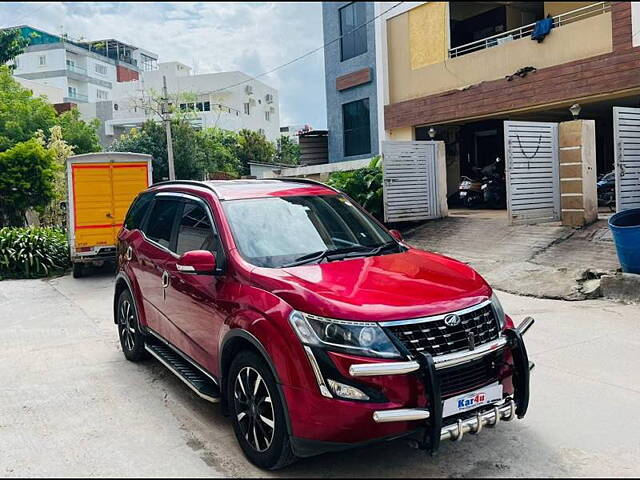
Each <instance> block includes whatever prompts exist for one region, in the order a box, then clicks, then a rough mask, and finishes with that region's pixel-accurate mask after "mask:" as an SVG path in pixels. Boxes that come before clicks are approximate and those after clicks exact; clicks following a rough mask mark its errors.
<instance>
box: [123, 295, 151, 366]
mask: <svg viewBox="0 0 640 480" xmlns="http://www.w3.org/2000/svg"><path fill="white" fill-rule="evenodd" d="M117 312H118V336H119V337H120V345H121V346H122V353H124V356H125V358H126V359H127V360H129V361H132V362H138V361H140V360H142V359H143V358H144V357H145V354H146V350H145V349H144V334H143V333H142V330H141V329H140V322H138V314H137V313H136V309H135V306H134V303H133V298H132V297H131V293H130V292H129V290H124V291H123V292H122V293H121V294H120V297H118V310H117Z"/></svg>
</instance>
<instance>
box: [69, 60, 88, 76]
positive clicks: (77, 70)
mask: <svg viewBox="0 0 640 480" xmlns="http://www.w3.org/2000/svg"><path fill="white" fill-rule="evenodd" d="M67 70H68V71H70V72H73V73H79V74H80V75H86V74H87V69H86V68H82V67H78V66H77V65H70V64H68V63H67Z"/></svg>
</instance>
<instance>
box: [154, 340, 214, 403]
mask: <svg viewBox="0 0 640 480" xmlns="http://www.w3.org/2000/svg"><path fill="white" fill-rule="evenodd" d="M144 348H145V350H146V351H147V352H149V353H150V354H151V355H152V356H154V357H155V358H156V359H157V360H158V361H159V362H160V363H162V364H163V365H164V366H165V367H167V368H168V369H169V370H170V371H171V372H172V373H173V374H174V375H176V376H177V377H178V378H179V379H180V380H182V381H183V382H184V383H186V384H187V386H188V387H189V388H190V389H191V390H193V391H194V392H195V393H196V394H197V395H198V396H199V397H201V398H204V399H205V400H207V401H209V402H212V403H218V402H219V401H220V389H219V388H218V386H217V385H216V384H215V383H214V382H213V380H211V379H210V378H208V377H207V376H206V375H205V374H204V373H202V372H201V371H200V370H198V369H197V368H196V367H194V366H193V365H191V364H190V363H189V362H188V361H187V360H185V359H184V358H182V357H181V356H180V355H178V354H177V353H176V352H174V351H173V350H172V349H171V347H169V346H167V345H159V344H149V343H147V344H145V346H144Z"/></svg>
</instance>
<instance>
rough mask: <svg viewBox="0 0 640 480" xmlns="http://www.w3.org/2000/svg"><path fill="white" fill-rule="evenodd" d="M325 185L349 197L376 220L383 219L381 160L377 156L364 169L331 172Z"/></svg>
mask: <svg viewBox="0 0 640 480" xmlns="http://www.w3.org/2000/svg"><path fill="white" fill-rule="evenodd" d="M327 183H328V184H329V185H331V186H332V187H335V188H337V189H338V190H342V191H343V192H344V193H346V194H347V195H349V196H350V197H351V198H353V199H354V200H355V201H356V202H358V203H359V204H360V205H362V206H363V207H364V209H365V210H367V211H368V212H369V213H371V214H372V215H373V216H374V217H376V218H377V219H379V220H382V219H383V218H384V207H383V189H382V158H381V157H380V156H379V155H377V156H375V157H373V158H372V159H371V162H369V165H367V166H366V167H364V168H358V169H357V170H351V171H348V172H333V173H332V174H331V175H329V180H328V182H327Z"/></svg>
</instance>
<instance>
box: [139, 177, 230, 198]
mask: <svg viewBox="0 0 640 480" xmlns="http://www.w3.org/2000/svg"><path fill="white" fill-rule="evenodd" d="M158 185H193V186H194V187H204V188H206V189H207V190H211V191H212V192H213V193H214V195H215V196H216V197H219V195H218V192H216V189H215V188H213V187H212V186H211V185H209V184H207V183H205V182H201V181H198V180H165V181H164V182H157V183H154V184H153V185H151V186H152V187H155V186H158Z"/></svg>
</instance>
